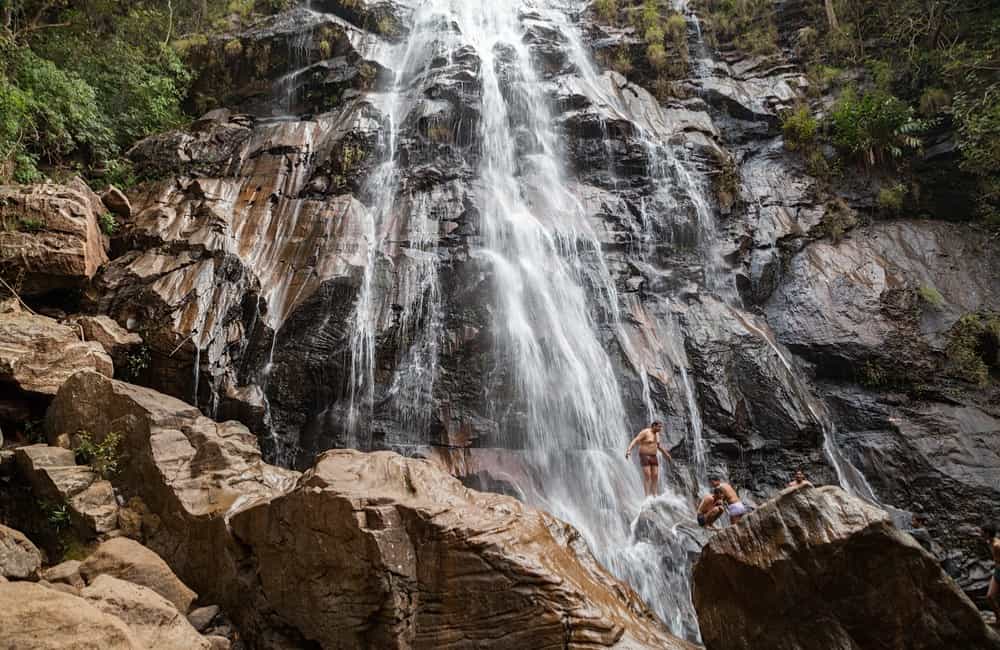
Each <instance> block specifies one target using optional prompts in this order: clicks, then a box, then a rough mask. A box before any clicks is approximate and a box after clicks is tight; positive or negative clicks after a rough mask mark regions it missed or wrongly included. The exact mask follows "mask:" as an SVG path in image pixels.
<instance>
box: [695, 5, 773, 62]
mask: <svg viewBox="0 0 1000 650" xmlns="http://www.w3.org/2000/svg"><path fill="white" fill-rule="evenodd" d="M701 7H702V8H703V9H704V11H705V14H706V15H705V27H706V29H707V34H708V37H709V41H710V43H711V44H712V45H714V46H715V47H719V46H723V45H731V46H733V47H736V48H737V49H740V50H742V51H744V52H750V53H751V54H755V55H758V56H764V55H768V54H772V53H774V52H776V51H777V49H778V28H777V26H776V25H775V23H774V19H773V14H774V3H773V2H772V1H771V0H701Z"/></svg>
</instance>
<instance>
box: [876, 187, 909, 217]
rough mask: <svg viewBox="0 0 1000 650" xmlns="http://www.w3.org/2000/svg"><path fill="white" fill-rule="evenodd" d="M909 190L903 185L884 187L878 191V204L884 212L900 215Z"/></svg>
mask: <svg viewBox="0 0 1000 650" xmlns="http://www.w3.org/2000/svg"><path fill="white" fill-rule="evenodd" d="M907 192H908V190H907V188H906V185H904V184H903V183H896V184H895V185H892V186H890V187H883V188H882V189H880V190H879V191H878V198H877V199H876V203H878V207H880V208H881V209H882V210H884V211H886V212H889V213H892V214H898V213H899V212H900V211H901V210H902V209H903V201H904V200H905V199H906V194H907Z"/></svg>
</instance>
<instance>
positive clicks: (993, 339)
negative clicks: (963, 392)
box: [946, 312, 1000, 386]
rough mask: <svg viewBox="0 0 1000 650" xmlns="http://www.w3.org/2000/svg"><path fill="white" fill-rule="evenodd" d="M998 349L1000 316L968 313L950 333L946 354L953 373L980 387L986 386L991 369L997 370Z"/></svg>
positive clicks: (999, 343) (988, 313)
mask: <svg viewBox="0 0 1000 650" xmlns="http://www.w3.org/2000/svg"><path fill="white" fill-rule="evenodd" d="M998 347H1000V314H996V313H992V312H986V313H972V314H966V315H965V316H963V317H962V318H960V319H959V320H958V322H957V323H956V324H955V325H954V326H953V327H952V329H951V331H950V332H949V337H948V347H947V348H946V353H947V356H948V363H949V366H950V371H951V374H952V375H953V376H955V377H957V378H959V379H962V380H964V381H967V382H969V383H972V384H975V385H977V386H986V385H987V384H988V383H989V381H990V370H991V369H995V368H996V367H997V349H998Z"/></svg>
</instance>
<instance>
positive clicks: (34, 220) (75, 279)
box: [0, 179, 108, 295]
mask: <svg viewBox="0 0 1000 650" xmlns="http://www.w3.org/2000/svg"><path fill="white" fill-rule="evenodd" d="M102 210H103V204H102V203H101V199H100V198H99V197H98V196H97V195H96V194H94V193H93V192H92V191H91V190H90V188H89V187H87V185H86V184H85V183H84V182H83V181H81V180H79V179H76V180H74V181H73V182H72V183H70V184H69V185H56V184H52V183H45V184H40V185H23V186H22V185H13V186H10V185H7V186H0V275H2V276H3V277H5V278H8V280H9V279H11V278H14V277H21V292H22V293H23V294H26V295H31V294H40V293H45V292H47V291H51V290H52V289H62V288H80V287H81V286H83V285H84V284H85V283H86V282H87V281H88V280H90V278H92V277H94V274H95V273H97V269H98V268H99V267H100V266H101V265H102V264H104V263H105V262H107V261H108V257H107V254H106V253H105V251H104V242H103V239H102V236H101V230H100V228H99V227H98V222H97V219H98V217H99V216H100V214H101V211H102Z"/></svg>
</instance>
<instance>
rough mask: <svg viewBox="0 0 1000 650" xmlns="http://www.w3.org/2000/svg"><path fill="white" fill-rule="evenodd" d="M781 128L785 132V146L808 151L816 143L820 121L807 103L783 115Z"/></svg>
mask: <svg viewBox="0 0 1000 650" xmlns="http://www.w3.org/2000/svg"><path fill="white" fill-rule="evenodd" d="M781 130H782V132H783V133H784V134H785V148H786V149H790V150H791V151H799V150H802V151H808V150H810V149H811V148H812V147H813V145H815V144H816V133H817V131H819V122H817V121H816V118H814V117H813V116H812V111H810V110H809V107H808V106H806V105H805V104H803V105H801V106H799V107H798V108H796V109H795V110H792V111H788V112H786V113H785V114H784V115H782V117H781Z"/></svg>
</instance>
